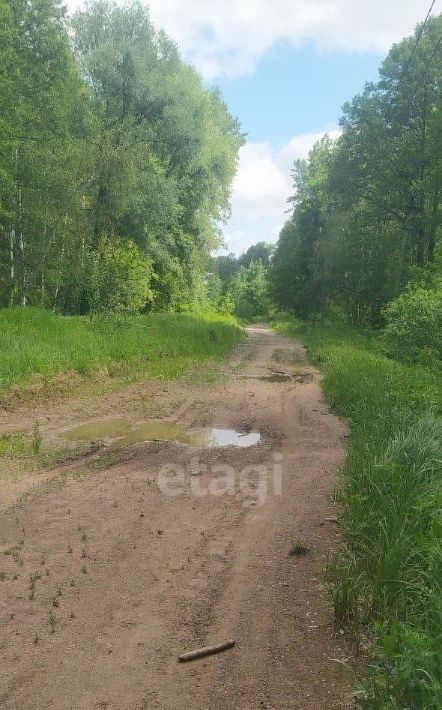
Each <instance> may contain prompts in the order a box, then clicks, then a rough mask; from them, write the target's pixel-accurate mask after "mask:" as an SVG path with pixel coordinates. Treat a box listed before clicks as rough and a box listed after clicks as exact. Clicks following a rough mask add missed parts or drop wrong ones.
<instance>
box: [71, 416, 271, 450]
mask: <svg viewBox="0 0 442 710" xmlns="http://www.w3.org/2000/svg"><path fill="white" fill-rule="evenodd" d="M62 436H63V437H64V438H65V439H69V441H89V440H94V439H109V441H110V447H111V448H112V447H120V446H129V445H130V444H137V443H141V442H144V441H177V442H179V443H181V444H188V445H189V446H195V447H197V448H201V449H211V448H216V447H221V446H238V447H240V448H247V447H249V446H255V445H256V444H259V442H260V440H261V435H260V433H259V432H256V431H252V432H242V431H236V430H235V429H221V428H216V427H214V428H206V429H188V428H186V427H185V426H183V425H182V424H178V423H176V422H165V421H155V420H151V421H146V422H140V423H138V424H134V423H133V422H131V421H130V420H129V419H126V418H124V417H115V418H113V419H101V420H95V421H93V422H86V423H85V424H80V426H77V427H74V428H73V429H69V430H67V431H64V432H62Z"/></svg>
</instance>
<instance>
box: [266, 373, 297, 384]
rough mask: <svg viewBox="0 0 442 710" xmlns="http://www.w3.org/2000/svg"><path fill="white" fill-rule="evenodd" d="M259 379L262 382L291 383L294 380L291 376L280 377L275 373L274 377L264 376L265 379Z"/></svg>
mask: <svg viewBox="0 0 442 710" xmlns="http://www.w3.org/2000/svg"><path fill="white" fill-rule="evenodd" d="M258 379H259V380H261V381H262V382H289V381H290V380H292V379H293V378H292V376H291V375H280V374H279V373H277V372H275V374H274V375H264V377H259V378H258Z"/></svg>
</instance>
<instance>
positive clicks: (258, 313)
mask: <svg viewBox="0 0 442 710" xmlns="http://www.w3.org/2000/svg"><path fill="white" fill-rule="evenodd" d="M228 293H229V294H230V296H231V297H232V299H233V301H234V303H235V313H236V315H237V316H238V317H239V318H242V319H243V320H251V319H252V318H256V317H263V316H265V315H266V314H267V313H268V309H269V293H268V280H267V269H266V267H265V266H264V264H263V263H262V261H252V262H250V265H249V266H248V267H245V266H241V267H240V269H239V271H238V273H237V274H236V275H235V276H234V277H233V278H232V280H231V282H230V286H229V291H228Z"/></svg>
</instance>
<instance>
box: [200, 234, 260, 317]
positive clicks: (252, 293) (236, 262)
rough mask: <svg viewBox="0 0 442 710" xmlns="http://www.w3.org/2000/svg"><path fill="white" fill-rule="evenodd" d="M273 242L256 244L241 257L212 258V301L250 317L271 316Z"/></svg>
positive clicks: (209, 278)
mask: <svg viewBox="0 0 442 710" xmlns="http://www.w3.org/2000/svg"><path fill="white" fill-rule="evenodd" d="M273 249H274V247H273V245H271V244H267V243H266V242H258V243H257V244H253V245H252V246H251V247H249V248H248V249H247V251H245V252H244V253H243V254H241V256H239V257H237V256H235V254H227V255H220V256H215V257H212V258H211V259H210V261H209V263H208V273H207V293H208V296H209V299H210V302H211V304H212V305H213V306H214V307H215V308H216V309H217V310H219V311H221V312H224V313H234V314H235V315H237V316H238V317H239V318H243V319H244V320H250V319H253V318H258V317H265V316H267V315H268V312H269V308H270V293H269V281H268V273H269V267H270V263H271V257H272V253H273Z"/></svg>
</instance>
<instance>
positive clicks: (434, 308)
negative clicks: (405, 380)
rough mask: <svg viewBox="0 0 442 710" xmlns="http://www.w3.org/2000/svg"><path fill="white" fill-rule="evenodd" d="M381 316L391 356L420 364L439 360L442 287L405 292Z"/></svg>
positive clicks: (441, 344) (441, 351)
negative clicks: (384, 322)
mask: <svg viewBox="0 0 442 710" xmlns="http://www.w3.org/2000/svg"><path fill="white" fill-rule="evenodd" d="M384 315H385V318H386V321H387V325H386V328H385V341H386V343H387V348H388V351H389V352H390V354H391V355H393V357H396V358H397V359H398V360H402V361H403V362H409V363H415V362H420V363H422V364H435V363H436V362H437V361H439V360H442V289H425V288H416V289H414V290H408V291H405V293H403V294H401V295H400V296H399V297H398V298H396V299H395V300H394V301H392V302H391V303H390V304H389V305H388V306H387V308H386V309H385V311H384Z"/></svg>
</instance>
